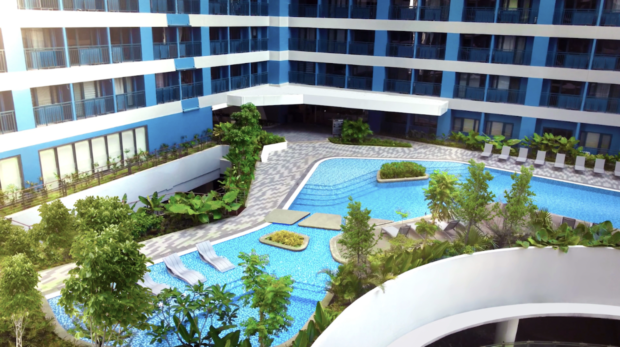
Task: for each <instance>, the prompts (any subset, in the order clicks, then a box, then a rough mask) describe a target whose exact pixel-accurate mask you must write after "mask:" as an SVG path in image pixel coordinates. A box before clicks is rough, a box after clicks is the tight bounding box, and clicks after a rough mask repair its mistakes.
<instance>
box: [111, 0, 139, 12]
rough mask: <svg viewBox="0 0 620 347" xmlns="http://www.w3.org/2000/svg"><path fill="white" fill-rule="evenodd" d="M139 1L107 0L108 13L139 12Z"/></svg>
mask: <svg viewBox="0 0 620 347" xmlns="http://www.w3.org/2000/svg"><path fill="white" fill-rule="evenodd" d="M138 1H139V0H108V12H140V7H139V5H138Z"/></svg>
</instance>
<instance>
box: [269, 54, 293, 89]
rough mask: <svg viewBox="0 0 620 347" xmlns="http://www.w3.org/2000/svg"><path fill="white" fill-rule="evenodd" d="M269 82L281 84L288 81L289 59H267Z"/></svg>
mask: <svg viewBox="0 0 620 347" xmlns="http://www.w3.org/2000/svg"><path fill="white" fill-rule="evenodd" d="M268 69H269V84H281V83H286V82H288V71H289V61H288V60H283V61H275V60H270V61H269V66H268Z"/></svg>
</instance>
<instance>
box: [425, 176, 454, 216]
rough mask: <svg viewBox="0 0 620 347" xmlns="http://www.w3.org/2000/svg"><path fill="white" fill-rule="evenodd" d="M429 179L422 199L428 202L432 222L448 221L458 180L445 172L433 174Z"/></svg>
mask: <svg viewBox="0 0 620 347" xmlns="http://www.w3.org/2000/svg"><path fill="white" fill-rule="evenodd" d="M430 179H431V180H430V182H429V183H428V188H425V189H424V199H425V200H427V201H428V209H429V211H430V213H431V216H432V219H433V222H436V221H438V220H439V221H448V220H450V219H451V218H452V206H453V204H454V198H455V196H456V194H457V184H458V179H457V178H456V176H454V175H450V174H449V173H447V172H445V171H435V172H433V173H432V174H431V175H430Z"/></svg>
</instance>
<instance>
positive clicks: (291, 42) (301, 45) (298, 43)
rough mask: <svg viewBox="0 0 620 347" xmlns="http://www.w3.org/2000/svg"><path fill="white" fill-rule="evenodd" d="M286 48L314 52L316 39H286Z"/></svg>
mask: <svg viewBox="0 0 620 347" xmlns="http://www.w3.org/2000/svg"><path fill="white" fill-rule="evenodd" d="M288 49H289V50H291V51H302V52H316V41H315V40H306V39H296V38H290V39H288Z"/></svg>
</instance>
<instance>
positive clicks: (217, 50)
mask: <svg viewBox="0 0 620 347" xmlns="http://www.w3.org/2000/svg"><path fill="white" fill-rule="evenodd" d="M209 45H210V46H211V55H221V54H228V40H219V41H211V42H209Z"/></svg>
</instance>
